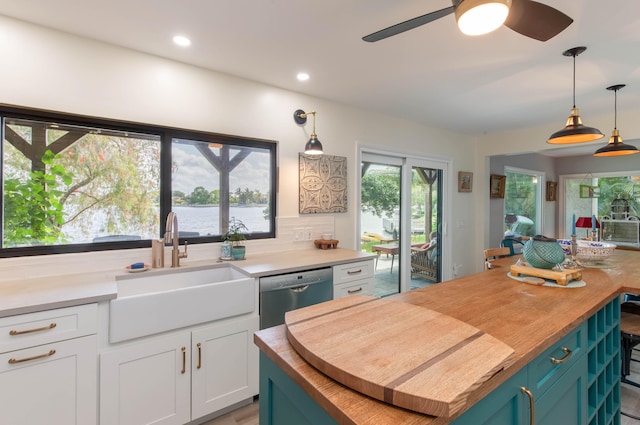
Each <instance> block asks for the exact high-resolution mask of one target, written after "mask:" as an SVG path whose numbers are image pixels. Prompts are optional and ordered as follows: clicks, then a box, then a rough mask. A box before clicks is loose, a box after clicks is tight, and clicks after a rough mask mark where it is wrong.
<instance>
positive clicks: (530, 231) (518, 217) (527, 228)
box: [504, 167, 544, 237]
mask: <svg viewBox="0 0 640 425" xmlns="http://www.w3.org/2000/svg"><path fill="white" fill-rule="evenodd" d="M505 174H506V184H505V194H504V208H505V215H504V223H505V225H504V235H505V236H516V237H517V236H534V235H536V234H537V233H539V232H540V230H539V229H542V215H541V211H542V191H541V187H542V186H544V183H543V182H544V174H543V173H541V172H538V171H530V170H523V169H518V168H512V167H506V168H505Z"/></svg>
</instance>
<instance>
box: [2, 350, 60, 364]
mask: <svg viewBox="0 0 640 425" xmlns="http://www.w3.org/2000/svg"><path fill="white" fill-rule="evenodd" d="M55 353H56V350H49V352H48V353H44V354H40V355H38V356H33V357H27V358H25V359H14V358H10V359H9V364H16V363H22V362H29V361H31V360H38V359H44V358H45V357H51V356H53V355H54V354H55Z"/></svg>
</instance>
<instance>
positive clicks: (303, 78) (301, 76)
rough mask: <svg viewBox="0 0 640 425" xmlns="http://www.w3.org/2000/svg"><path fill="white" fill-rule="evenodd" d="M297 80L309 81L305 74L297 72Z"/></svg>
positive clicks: (307, 75)
mask: <svg viewBox="0 0 640 425" xmlns="http://www.w3.org/2000/svg"><path fill="white" fill-rule="evenodd" d="M297 78H298V81H307V80H308V79H309V74H307V73H306V72H298V75H297Z"/></svg>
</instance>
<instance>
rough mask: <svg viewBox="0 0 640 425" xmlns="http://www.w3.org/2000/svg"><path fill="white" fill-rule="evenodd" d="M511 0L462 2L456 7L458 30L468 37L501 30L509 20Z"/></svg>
mask: <svg viewBox="0 0 640 425" xmlns="http://www.w3.org/2000/svg"><path fill="white" fill-rule="evenodd" d="M510 6H511V0H462V2H461V3H460V4H458V6H457V7H456V10H455V15H456V21H457V22H458V28H460V31H462V33H463V34H466V35H482V34H487V33H489V32H491V31H494V30H496V29H497V28H499V27H500V26H501V25H502V24H503V23H504V21H505V20H506V19H507V15H508V14H509V7H510Z"/></svg>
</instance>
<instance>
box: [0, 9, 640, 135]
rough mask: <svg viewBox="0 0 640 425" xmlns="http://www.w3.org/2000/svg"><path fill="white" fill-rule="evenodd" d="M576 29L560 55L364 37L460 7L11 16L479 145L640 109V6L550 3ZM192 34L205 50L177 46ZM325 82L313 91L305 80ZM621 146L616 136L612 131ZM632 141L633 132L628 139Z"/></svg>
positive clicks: (494, 38)
mask: <svg viewBox="0 0 640 425" xmlns="http://www.w3.org/2000/svg"><path fill="white" fill-rule="evenodd" d="M542 2H543V3H545V4H548V5H550V6H552V7H555V8H557V9H559V10H561V11H562V12H564V13H566V14H567V15H569V16H571V17H572V18H573V19H574V23H573V24H571V25H570V26H569V28H567V29H566V30H565V31H563V32H562V33H560V34H559V35H558V36H556V37H554V38H552V39H551V40H549V41H547V42H540V41H536V40H533V39H529V38H526V37H524V36H522V35H520V34H517V33H515V32H513V31H511V30H509V29H508V28H506V27H502V28H500V29H498V30H497V31H495V32H493V33H491V34H488V35H484V36H480V37H467V36H464V35H462V34H461V33H460V32H459V31H458V29H457V27H456V23H455V18H454V16H453V15H449V16H447V17H444V18H442V19H440V20H438V21H436V22H433V23H430V24H427V25H425V26H422V27H420V28H417V29H414V30H411V31H409V32H405V33H403V34H400V35H397V36H394V37H392V38H389V39H386V40H382V41H379V42H377V43H366V42H364V41H362V39H361V38H362V37H363V36H365V35H367V34H369V33H372V32H374V31H376V30H379V29H382V28H384V27H387V26H389V25H392V24H395V23H398V22H401V21H404V20H406V19H409V18H412V17H415V16H418V15H422V14H425V13H428V12H431V11H434V10H437V9H441V8H444V7H448V6H450V4H451V3H450V1H449V0H421V1H419V0H396V1H389V0H321V1H317V0H299V1H297V2H295V1H293V0H5V1H3V2H1V3H0V14H4V15H7V16H10V17H15V18H18V19H22V20H25V21H29V22H33V23H37V24H41V25H44V26H48V27H52V28H56V29H59V30H62V31H66V32H69V33H73V34H78V35H81V36H85V37H89V38H93V39H97V40H102V41H105V42H108V43H113V44H116V45H120V46H125V47H128V48H131V49H135V50H138V51H142V52H148V53H151V54H155V55H158V56H163V57H167V58H171V59H174V60H177V61H181V62H186V63H190V64H194V65H198V66H201V67H204V68H209V69H214V70H217V71H222V72H225V73H229V74H233V75H238V76H241V77H244V78H248V79H251V80H255V81H260V82H263V83H267V84H270V85H274V86H277V87H282V88H285V89H289V90H293V91H297V92H301V93H306V94H309V95H313V96H318V97H322V98H326V99H330V100H334V101H338V102H341V103H345V104H349V105H355V106H358V107H362V108H366V109H374V110H378V111H381V112H384V113H388V114H392V115H397V116H403V117H406V118H408V119H410V120H413V121H417V122H421V123H424V124H426V125H430V126H437V127H441V128H449V129H452V130H455V131H458V132H464V133H469V134H482V133H494V132H499V131H503V130H511V129H518V128H523V127H529V126H534V125H545V124H549V123H553V125H551V126H550V132H553V131H555V130H558V129H559V128H560V127H562V126H564V121H565V119H566V117H567V116H568V115H569V112H570V109H571V106H572V88H571V81H572V73H573V60H572V58H570V57H565V56H563V55H562V52H563V51H565V50H567V49H569V48H571V47H576V46H587V51H586V52H585V53H583V54H582V55H580V56H578V57H577V59H576V103H577V106H578V107H579V108H580V112H581V114H582V116H583V119H584V120H585V123H586V124H587V125H588V124H589V122H588V117H589V116H593V115H600V114H606V113H611V114H612V115H613V93H612V92H610V91H607V90H605V88H606V87H607V86H610V85H613V84H618V83H623V84H627V87H626V88H625V89H623V90H622V91H620V92H619V93H618V109H619V110H622V108H632V107H633V108H637V107H638V105H640V67H639V64H640V55H639V54H638V51H639V46H640V43H639V42H640V30H639V28H640V1H638V0H616V1H605V0H542ZM175 34H184V35H187V36H189V37H190V38H191V40H192V42H193V44H192V46H191V47H189V48H187V49H184V48H178V47H176V46H174V45H173V44H172V43H171V38H172V36H173V35H175ZM301 70H304V71H307V72H308V73H309V74H310V75H311V79H310V80H309V81H307V82H304V83H301V82H298V81H297V80H296V79H295V75H296V73H297V72H298V71H301ZM601 130H602V131H603V133H605V134H608V133H610V130H611V129H609V128H605V129H601ZM623 133H624V132H623Z"/></svg>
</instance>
